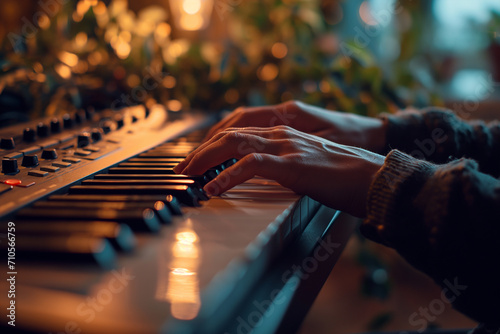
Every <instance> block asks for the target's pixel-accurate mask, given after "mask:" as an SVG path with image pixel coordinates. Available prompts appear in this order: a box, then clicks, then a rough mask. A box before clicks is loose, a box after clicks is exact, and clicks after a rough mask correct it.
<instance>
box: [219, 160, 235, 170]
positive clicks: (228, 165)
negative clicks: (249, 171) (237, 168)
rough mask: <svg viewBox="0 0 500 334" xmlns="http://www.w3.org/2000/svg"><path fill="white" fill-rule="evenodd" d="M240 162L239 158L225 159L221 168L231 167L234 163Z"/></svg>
mask: <svg viewBox="0 0 500 334" xmlns="http://www.w3.org/2000/svg"><path fill="white" fill-rule="evenodd" d="M237 162H238V159H234V158H233V159H229V160H226V161H224V162H223V163H222V164H221V168H222V169H226V168H229V167H231V166H232V165H234V164H235V163H237Z"/></svg>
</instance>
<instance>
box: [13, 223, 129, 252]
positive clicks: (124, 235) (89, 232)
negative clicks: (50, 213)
mask: <svg viewBox="0 0 500 334" xmlns="http://www.w3.org/2000/svg"><path fill="white" fill-rule="evenodd" d="M16 232H18V233H20V234H22V235H41V236H48V235H52V236H70V235H82V234H83V235H85V236H91V237H96V238H105V239H106V240H108V241H109V242H110V243H111V245H113V247H114V248H115V249H116V250H118V251H122V252H131V251H132V250H134V248H135V245H136V241H135V237H134V233H133V232H132V230H131V229H130V227H129V226H128V225H125V224H117V223H113V222H96V221H93V222H86V221H81V222H79V221H72V222H71V223H70V224H68V223H66V222H51V221H41V220H35V221H20V222H19V223H18V224H17V225H16Z"/></svg>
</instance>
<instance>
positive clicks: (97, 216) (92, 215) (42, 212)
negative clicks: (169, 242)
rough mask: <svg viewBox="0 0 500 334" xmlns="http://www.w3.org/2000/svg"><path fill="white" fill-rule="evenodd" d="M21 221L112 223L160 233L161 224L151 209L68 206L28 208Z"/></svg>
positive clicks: (19, 214) (19, 216) (19, 215)
mask: <svg viewBox="0 0 500 334" xmlns="http://www.w3.org/2000/svg"><path fill="white" fill-rule="evenodd" d="M17 217H18V218H19V219H21V220H22V219H25V220H27V219H30V220H32V219H40V220H50V221H61V220H63V221H67V220H77V221H82V220H86V221H89V220H90V221H94V220H98V221H112V222H117V223H122V224H127V225H129V226H130V228H132V230H134V231H139V232H158V231H159V230H160V222H159V220H158V217H157V216H156V214H155V212H154V211H153V210H151V209H145V210H143V211H138V210H88V209H78V208H75V209H73V208H71V207H69V206H66V208H64V209H57V210H55V209H53V208H28V209H23V210H21V211H19V212H18V214H17Z"/></svg>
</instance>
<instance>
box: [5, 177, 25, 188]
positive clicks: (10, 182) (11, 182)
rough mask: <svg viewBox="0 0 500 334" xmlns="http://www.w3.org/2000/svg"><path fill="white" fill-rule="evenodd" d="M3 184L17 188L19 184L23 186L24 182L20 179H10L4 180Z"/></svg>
mask: <svg viewBox="0 0 500 334" xmlns="http://www.w3.org/2000/svg"><path fill="white" fill-rule="evenodd" d="M3 183H5V184H8V185H9V186H17V185H18V184H21V183H22V181H21V180H18V179H8V180H4V181H3Z"/></svg>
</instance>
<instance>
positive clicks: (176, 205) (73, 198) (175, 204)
mask: <svg viewBox="0 0 500 334" xmlns="http://www.w3.org/2000/svg"><path fill="white" fill-rule="evenodd" d="M48 199H49V201H50V200H54V201H65V202H106V203H113V202H127V203H135V202H137V203H141V202H147V203H152V202H156V201H162V202H163V203H165V204H166V205H167V207H168V208H169V209H170V213H171V214H173V215H174V216H180V215H182V210H181V204H180V202H179V201H178V200H177V198H175V196H172V195H167V196H162V195H144V196H138V195H129V196H125V195H107V196H105V195H52V196H50V197H49V198H48Z"/></svg>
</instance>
